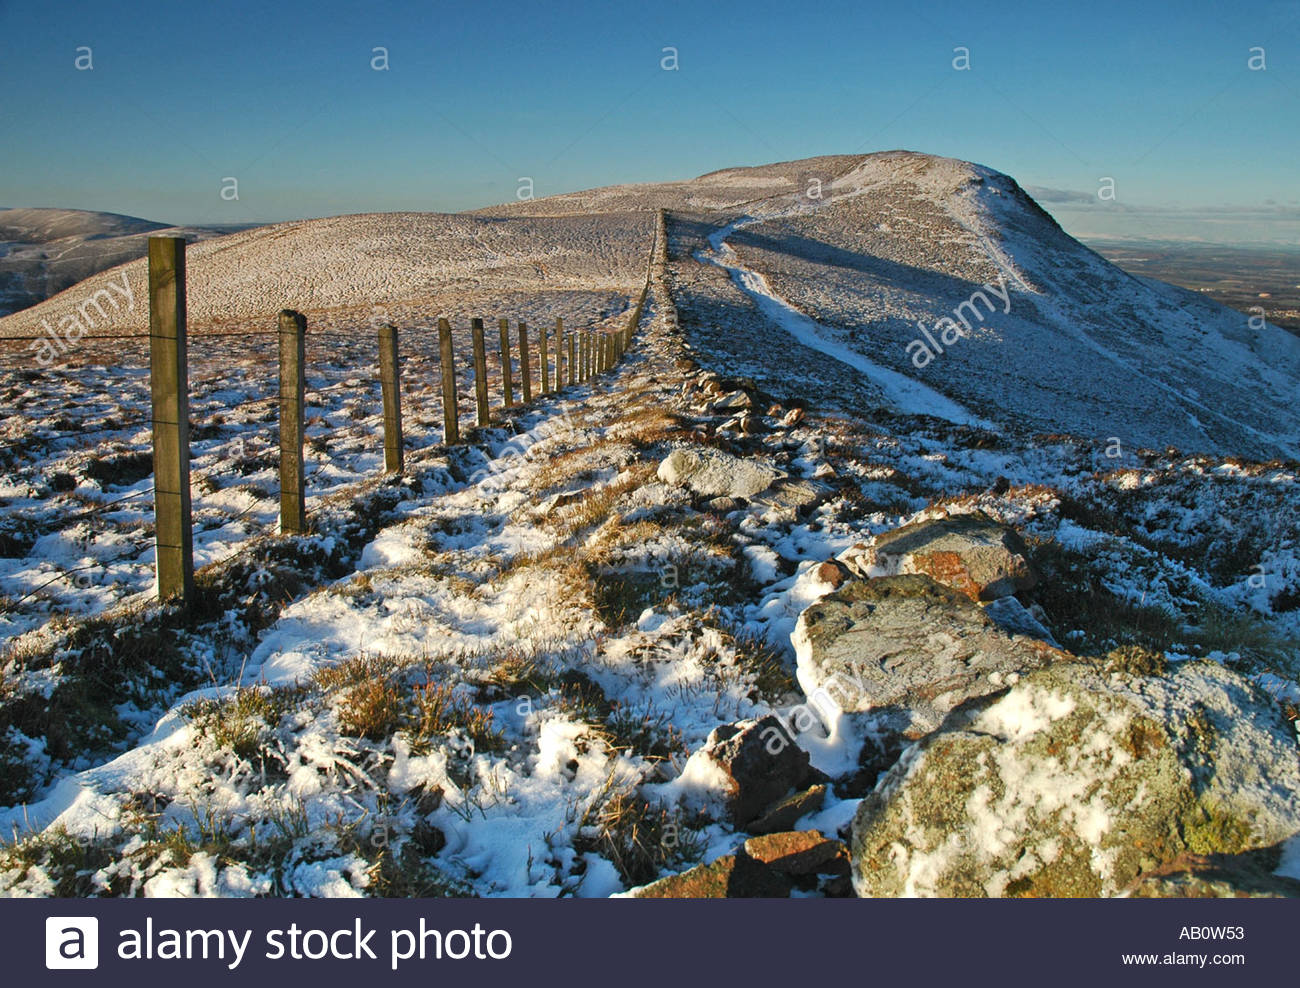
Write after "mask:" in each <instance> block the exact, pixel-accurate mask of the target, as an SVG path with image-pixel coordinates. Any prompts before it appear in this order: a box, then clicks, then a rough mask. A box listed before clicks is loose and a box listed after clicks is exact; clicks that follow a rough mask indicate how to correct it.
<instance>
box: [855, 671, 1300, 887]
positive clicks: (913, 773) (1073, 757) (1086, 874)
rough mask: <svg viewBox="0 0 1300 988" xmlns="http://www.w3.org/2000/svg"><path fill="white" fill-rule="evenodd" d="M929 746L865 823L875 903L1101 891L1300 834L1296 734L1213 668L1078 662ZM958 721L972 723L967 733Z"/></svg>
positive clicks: (884, 790) (859, 882)
mask: <svg viewBox="0 0 1300 988" xmlns="http://www.w3.org/2000/svg"><path fill="white" fill-rule="evenodd" d="M952 721H954V722H950V723H949V724H948V725H947V726H945V728H944V729H943V730H941V731H938V732H936V733H934V734H932V735H930V736H929V737H927V738H925V739H924V740H922V741H920V742H917V743H916V744H914V745H913V746H911V747H910V748H909V749H907V751H905V752H904V754H903V756H902V757H901V758H900V759H899V761H898V763H897V764H896V765H895V766H894V767H893V768H892V769H890V771H889V772H888V773H887V774H886V775H885V776H884V777H883V778H882V779H881V780H880V783H879V785H877V787H876V789H875V790H874V791H873V792H872V793H870V794H869V795H868V796H867V797H866V798H865V799H864V800H863V802H862V805H861V806H860V807H859V809H858V813H857V816H856V817H855V819H854V823H853V837H852V857H853V869H854V875H853V880H854V885H855V888H856V890H857V892H858V894H860V895H863V896H903V895H922V896H1009V895H1023V896H1099V895H1114V894H1117V893H1120V892H1123V891H1124V890H1126V889H1128V888H1130V887H1131V886H1132V885H1133V883H1134V882H1135V880H1137V879H1138V878H1139V876H1141V875H1143V874H1144V873H1148V872H1152V871H1156V870H1158V869H1160V868H1161V867H1162V866H1165V865H1167V864H1168V863H1169V862H1172V861H1175V860H1177V859H1178V858H1179V857H1180V855H1183V854H1185V853H1187V852H1191V853H1193V854H1201V855H1212V854H1220V855H1234V854H1239V853H1241V852H1243V851H1246V850H1249V849H1252V848H1260V847H1273V846H1276V845H1279V844H1281V843H1282V842H1283V841H1284V840H1286V839H1288V838H1290V837H1292V835H1294V834H1296V833H1297V832H1300V757H1298V756H1297V743H1296V733H1295V730H1294V728H1293V727H1292V726H1291V725H1290V724H1289V723H1288V722H1287V721H1286V719H1285V717H1284V716H1283V714H1282V712H1281V710H1280V709H1279V708H1278V706H1277V705H1276V704H1275V703H1274V702H1273V701H1272V699H1271V698H1270V697H1268V696H1267V695H1266V694H1265V693H1263V692H1262V691H1261V690H1260V689H1259V688H1258V687H1257V686H1255V685H1254V684H1252V683H1251V682H1250V681H1249V680H1247V679H1245V678H1244V677H1242V676H1240V675H1238V674H1237V673H1234V672H1232V671H1230V670H1227V669H1224V668H1223V667H1221V666H1218V665H1216V664H1214V663H1211V662H1194V663H1188V664H1185V665H1181V666H1179V667H1177V668H1176V670H1175V671H1174V672H1173V673H1172V674H1170V675H1168V676H1163V677H1159V676H1139V675H1132V674H1129V673H1124V672H1107V671H1106V670H1105V669H1103V668H1101V667H1100V666H1098V665H1095V664H1085V663H1079V662H1072V663H1061V664H1056V665H1052V666H1049V667H1047V668H1045V669H1041V670H1039V671H1037V672H1034V673H1031V674H1029V675H1027V676H1025V677H1024V678H1023V679H1021V680H1020V681H1019V682H1018V683H1017V684H1016V685H1015V686H1013V687H1012V688H1011V689H1010V690H1008V691H1007V692H1006V694H1005V695H1003V696H1001V697H999V698H996V699H992V698H990V700H989V701H988V702H987V703H985V704H984V705H983V709H979V710H976V709H967V710H966V711H963V712H962V713H961V715H959V716H956V717H954V718H953V719H952ZM955 721H960V723H956V722H955Z"/></svg>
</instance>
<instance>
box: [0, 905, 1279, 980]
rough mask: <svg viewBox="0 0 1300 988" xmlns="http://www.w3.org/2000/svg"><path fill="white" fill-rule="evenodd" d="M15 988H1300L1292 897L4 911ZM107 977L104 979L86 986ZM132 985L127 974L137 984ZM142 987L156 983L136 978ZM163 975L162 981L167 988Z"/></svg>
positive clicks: (9, 976) (9, 974)
mask: <svg viewBox="0 0 1300 988" xmlns="http://www.w3.org/2000/svg"><path fill="white" fill-rule="evenodd" d="M0 930H3V934H2V936H3V942H4V946H5V948H6V951H5V952H6V964H5V968H4V973H5V979H4V980H5V982H6V983H7V984H22V983H24V979H28V978H31V979H34V980H36V981H37V983H45V980H46V979H48V978H51V977H53V978H55V979H57V980H58V981H59V982H60V983H68V984H72V983H75V982H76V980H77V978H78V977H83V978H85V979H86V983H91V980H92V979H94V978H96V977H103V976H107V977H108V978H109V979H110V980H109V983H110V984H127V983H146V980H147V983H151V984H158V983H160V982H159V980H158V979H166V978H169V977H176V978H181V979H184V982H183V983H184V985H185V986H186V988H190V986H199V985H214V984H233V983H236V982H238V983H241V984H254V985H260V984H270V983H272V981H273V980H274V979H282V978H285V977H290V978H295V979H299V978H302V979H310V981H311V983H312V984H313V986H315V985H321V986H326V985H334V984H338V985H345V984H346V985H350V986H355V985H356V984H357V982H356V980H355V979H356V978H357V977H359V976H360V977H364V978H365V979H366V982H365V983H366V984H375V983H383V984H390V983H391V984H429V983H431V982H436V981H437V979H440V978H443V977H449V976H450V977H457V978H470V979H472V981H467V982H465V983H469V984H473V985H475V988H482V986H488V985H497V984H502V985H504V984H512V985H516V986H517V985H518V984H519V982H520V979H524V978H536V979H540V980H542V981H543V982H544V983H556V982H559V981H561V980H563V979H573V980H574V981H578V982H582V983H592V982H600V981H604V980H606V979H609V982H610V983H611V984H616V985H619V986H625V985H659V986H662V985H664V984H673V983H680V984H682V985H698V984H718V985H722V984H726V983H729V982H734V981H735V980H736V979H742V978H743V979H751V978H752V979H761V981H762V983H766V984H781V985H802V984H808V983H812V984H816V983H819V982H822V981H825V980H827V979H835V980H837V981H838V980H839V979H841V978H848V979H852V980H851V982H850V983H852V984H855V985H857V984H871V983H880V982H881V981H882V980H883V979H906V983H908V984H916V985H927V984H934V983H936V982H937V980H938V979H940V978H951V977H963V976H965V977H975V978H976V981H977V982H978V983H980V984H984V983H989V984H999V985H1000V984H1007V985H1021V984H1030V983H1044V984H1090V985H1093V986H1098V985H1110V984H1143V985H1163V984H1171V985H1172V984H1177V985H1182V986H1186V985H1188V984H1220V983H1222V984H1228V983H1233V984H1242V983H1248V982H1247V979H1249V983H1254V984H1259V983H1265V979H1268V980H1270V981H1271V980H1273V979H1276V983H1279V984H1281V983H1289V982H1290V981H1292V980H1294V977H1295V972H1296V968H1297V939H1298V938H1297V930H1300V908H1298V907H1297V906H1296V904H1295V903H1294V902H1293V901H1281V900H1272V901H1270V900H1239V901H1234V900H1196V901H1188V900H1133V901H1127V900H1112V901H1092V900H1090V901H1065V900H1059V901H952V900H924V901H922V900H914V901H900V900H890V901H886V900H849V899H828V900H804V901H759V900H727V901H682V900H677V901H644V900H606V901H591V900H561V901H538V900H502V899H489V900H365V901H359V900H337V899H336V900H291V901H286V900H253V901H248V900H243V901H230V900H210V899H209V900H180V901H178V900H157V899H154V900H81V899H78V900H69V899H52V900H51V899H47V900H27V901H19V900H7V901H0ZM91 971H94V972H95V973H94V974H91ZM128 979H130V980H128ZM135 979H141V980H140V981H139V982H137V981H136V980H135ZM161 983H165V982H161Z"/></svg>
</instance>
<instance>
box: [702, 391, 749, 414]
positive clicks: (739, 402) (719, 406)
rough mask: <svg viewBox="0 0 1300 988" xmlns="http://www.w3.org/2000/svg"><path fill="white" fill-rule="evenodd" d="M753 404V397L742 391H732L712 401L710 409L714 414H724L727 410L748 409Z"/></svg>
mask: <svg viewBox="0 0 1300 988" xmlns="http://www.w3.org/2000/svg"><path fill="white" fill-rule="evenodd" d="M753 406H754V399H753V398H751V397H750V396H749V395H747V394H745V392H743V391H733V392H731V394H729V395H724V396H723V397H721V398H719V399H718V400H717V401H715V402H714V403H713V406H712V411H713V412H714V413H715V414H726V413H728V412H735V411H739V410H740V409H748V408H752V407H753Z"/></svg>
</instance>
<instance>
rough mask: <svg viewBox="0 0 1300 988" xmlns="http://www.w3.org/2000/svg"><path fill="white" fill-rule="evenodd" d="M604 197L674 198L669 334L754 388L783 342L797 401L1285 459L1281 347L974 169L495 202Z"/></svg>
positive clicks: (1290, 423)
mask: <svg viewBox="0 0 1300 988" xmlns="http://www.w3.org/2000/svg"><path fill="white" fill-rule="evenodd" d="M608 204H617V205H618V207H619V208H633V207H638V206H639V207H640V208H656V207H663V208H667V209H669V210H671V211H672V212H673V218H674V219H675V220H676V221H677V222H676V223H675V224H674V226H673V234H674V247H675V256H674V262H675V264H676V265H677V270H678V273H679V275H680V279H681V282H682V285H683V290H684V298H683V299H682V300H681V310H682V316H683V319H684V321H685V325H686V327H687V328H688V330H693V331H694V334H695V335H696V337H697V339H698V342H699V344H700V345H702V346H703V347H705V349H706V350H707V352H709V353H710V355H712V356H715V357H716V358H717V359H718V360H719V361H720V362H724V363H730V364H731V365H732V366H733V369H736V370H739V369H740V368H741V367H743V368H744V372H745V373H748V374H752V375H755V376H756V377H757V378H759V379H760V380H765V381H766V380H774V378H770V377H769V376H768V368H769V367H770V364H769V361H768V360H767V358H766V355H767V354H769V353H771V352H772V350H773V348H776V349H779V350H785V349H788V350H789V352H790V354H791V356H792V357H793V358H794V359H793V360H791V361H788V362H782V364H781V365H780V366H779V368H778V369H777V370H776V373H777V374H778V375H780V376H782V377H784V378H786V379H787V380H788V375H789V374H790V373H791V370H790V368H788V367H787V366H786V365H787V363H793V364H794V365H795V369H794V371H793V373H795V374H796V375H798V376H799V379H800V380H802V381H804V382H805V386H806V387H807V388H808V391H809V395H810V396H811V395H814V394H816V395H818V396H819V397H821V398H823V399H830V400H834V399H835V396H836V395H837V394H839V396H840V397H841V398H842V399H844V400H845V402H846V404H847V405H848V406H849V407H852V406H853V405H854V403H855V402H857V401H859V400H862V399H863V398H864V397H865V399H866V400H868V401H885V402H888V403H892V404H894V405H895V406H899V400H898V396H899V395H900V393H901V392H900V388H899V381H898V378H897V376H896V375H899V374H902V375H906V376H907V377H910V378H913V379H915V380H918V381H920V382H921V383H922V384H923V385H925V386H926V387H927V388H928V389H931V390H932V391H934V392H938V393H939V394H940V395H942V396H944V397H945V398H946V399H948V401H947V402H942V401H941V402H938V403H932V404H931V405H930V406H928V407H929V408H930V409H931V410H933V411H936V412H938V413H940V414H948V415H949V417H951V415H952V414H953V411H952V408H953V403H956V405H957V406H960V407H962V408H964V409H965V412H966V414H967V415H968V416H978V417H983V418H984V419H986V420H990V421H993V422H997V423H999V424H1000V425H1003V426H1005V427H1007V428H1012V429H1022V430H1027V431H1030V432H1070V433H1074V434H1078V435H1086V436H1093V437H1098V438H1107V439H1108V438H1110V437H1115V438H1116V439H1117V440H1118V441H1119V442H1120V443H1121V444H1122V445H1123V446H1124V447H1126V448H1128V447H1134V446H1146V447H1152V448H1161V447H1164V446H1168V445H1172V446H1176V447H1178V448H1180V449H1184V450H1188V451H1213V452H1220V453H1240V454H1243V455H1251V456H1260V457H1266V458H1267V457H1275V456H1283V457H1290V458H1294V457H1296V456H1297V455H1300V405H1297V403H1296V401H1295V395H1296V389H1297V385H1298V382H1300V339H1297V338H1296V337H1294V336H1292V335H1291V334H1288V333H1286V332H1285V331H1283V330H1281V329H1279V328H1278V327H1275V326H1272V325H1268V324H1265V323H1263V322H1262V320H1254V321H1253V322H1252V321H1251V320H1250V319H1249V318H1248V317H1247V316H1244V315H1242V314H1240V313H1238V312H1234V311H1232V310H1230V309H1227V308H1224V307H1223V306H1220V305H1218V304H1216V303H1214V302H1212V301H1209V300H1207V299H1205V298H1203V297H1202V296H1200V295H1197V294H1196V293H1194V292H1189V291H1186V290H1184V289H1180V288H1176V287H1174V286H1171V285H1167V284H1163V283H1160V282H1154V281H1146V280H1139V279H1137V278H1134V277H1132V276H1130V275H1128V274H1126V273H1125V272H1123V271H1121V270H1120V269H1119V268H1117V267H1115V266H1114V265H1112V264H1110V263H1109V262H1107V261H1105V260H1104V259H1103V258H1101V257H1100V256H1098V255H1097V254H1095V253H1094V252H1093V251H1091V250H1089V249H1088V248H1087V247H1085V246H1083V245H1082V244H1080V243H1079V242H1078V241H1076V240H1074V239H1073V238H1072V237H1070V236H1069V235H1068V234H1066V233H1065V232H1064V231H1063V230H1061V228H1060V227H1059V226H1058V225H1057V224H1056V222H1055V221H1054V220H1053V219H1052V218H1051V217H1050V216H1049V215H1048V214H1047V213H1046V212H1044V211H1043V210H1042V209H1041V208H1040V207H1039V206H1038V205H1037V203H1035V202H1034V201H1033V200H1032V199H1031V198H1030V197H1029V196H1028V195H1027V194H1026V193H1025V192H1024V191H1023V190H1022V189H1021V188H1020V187H1019V185H1017V183H1016V182H1015V181H1014V180H1013V179H1012V178H1011V177H1009V176H1007V175H1004V174H1001V173H999V172H996V171H994V170H992V169H990V168H986V167H983V166H981V165H975V164H971V163H969V162H964V161H957V160H954V159H950V158H939V157H934V156H931V155H925V154H917V153H912V152H906V151H892V152H884V153H878V154H870V155H864V156H858V157H846V156H835V157H826V158H811V159H806V160H802V161H793V162H786V163H783V164H779V165H768V166H763V167H760V168H737V169H729V170H726V171H721V172H714V173H711V174H709V175H704V176H701V177H700V178H697V179H693V180H690V181H685V182H674V183H664V184H660V185H641V186H636V185H633V186H613V187H610V188H606V189H596V190H593V191H591V192H583V193H573V194H570V195H564V196H555V197H552V198H549V199H544V200H540V201H538V202H535V203H521V204H511V205H509V206H505V207H501V211H502V212H505V213H508V214H510V215H517V214H520V213H530V212H537V213H552V212H567V211H578V210H591V209H597V210H598V209H602V208H606V207H607V205H608ZM719 233H723V234H724V236H722V238H721V240H722V241H725V247H726V248H729V251H728V253H727V256H726V258H725V259H726V260H727V264H726V265H725V267H724V269H722V270H721V271H719V269H718V268H716V267H710V265H714V264H716V262H717V261H718V260H720V259H723V258H720V257H719V254H720V253H721V250H722V247H723V245H722V244H721V243H720V242H719V236H718V235H719ZM720 274H723V275H725V277H719V275H720ZM800 316H802V317H805V318H802V319H801V318H800ZM791 337H793V338H791ZM844 348H848V350H850V351H852V353H853V354H854V356H849V357H847V359H845V355H844V353H843V349H844ZM737 361H738V362H739V364H736V363H735V362H737ZM845 365H847V366H849V367H852V368H853V369H854V370H856V371H858V372H859V373H856V374H851V375H849V376H848V377H847V378H846V377H845V375H844V374H843V373H842V370H843V367H844V366H845ZM873 365H874V369H873ZM903 390H915V389H913V388H911V387H910V386H904V388H903ZM864 392H865V395H864ZM901 407H902V410H904V411H918V410H925V408H926V407H927V406H925V405H918V404H916V403H915V402H910V401H907V400H904V401H903V402H902V405H901ZM945 410H946V411H945ZM956 414H957V415H958V416H959V417H961V416H962V415H963V413H962V412H958V413H956Z"/></svg>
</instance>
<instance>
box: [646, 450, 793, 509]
mask: <svg viewBox="0 0 1300 988" xmlns="http://www.w3.org/2000/svg"><path fill="white" fill-rule="evenodd" d="M658 476H659V479H660V480H662V481H663V482H664V483H665V484H668V485H669V486H671V487H686V488H689V489H690V490H691V491H692V492H693V493H695V494H698V495H699V496H700V497H732V498H742V497H743V498H752V497H753V496H754V495H755V494H758V493H760V492H762V491H765V490H767V489H768V488H769V487H771V486H772V483H773V481H775V480H777V479H778V478H780V477H782V476H784V474H782V473H781V471H779V470H777V469H776V468H775V467H772V466H769V465H768V464H766V463H762V462H759V461H756V460H752V459H741V458H740V457H739V456H732V455H731V454H730V453H724V452H722V450H718V449H709V448H708V447H700V448H698V449H678V450H674V451H673V452H672V453H669V454H668V456H666V457H665V458H664V460H663V461H662V462H661V463H660V464H659V471H658Z"/></svg>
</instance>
